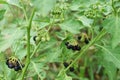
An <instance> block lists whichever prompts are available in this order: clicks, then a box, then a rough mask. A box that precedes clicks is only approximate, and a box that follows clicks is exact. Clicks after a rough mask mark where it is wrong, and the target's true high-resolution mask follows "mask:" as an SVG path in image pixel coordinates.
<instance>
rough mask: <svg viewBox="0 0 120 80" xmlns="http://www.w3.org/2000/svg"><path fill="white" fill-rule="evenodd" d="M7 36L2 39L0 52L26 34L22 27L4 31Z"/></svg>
mask: <svg viewBox="0 0 120 80" xmlns="http://www.w3.org/2000/svg"><path fill="white" fill-rule="evenodd" d="M2 33H3V34H4V35H5V36H6V37H5V38H4V39H1V40H0V52H1V51H5V50H6V49H7V48H9V47H11V46H12V45H13V44H14V43H15V42H16V41H17V40H19V39H21V37H23V35H24V33H25V32H24V30H20V29H15V28H14V29H13V28H11V29H7V30H4V31H3V32H2Z"/></svg>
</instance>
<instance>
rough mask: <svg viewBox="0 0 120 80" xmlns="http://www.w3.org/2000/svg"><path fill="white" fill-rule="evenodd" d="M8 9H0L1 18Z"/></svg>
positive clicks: (0, 18)
mask: <svg viewBox="0 0 120 80" xmlns="http://www.w3.org/2000/svg"><path fill="white" fill-rule="evenodd" d="M5 11H6V10H4V9H3V10H0V20H2V19H3V18H4V14H5Z"/></svg>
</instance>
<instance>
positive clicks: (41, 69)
mask: <svg viewBox="0 0 120 80" xmlns="http://www.w3.org/2000/svg"><path fill="white" fill-rule="evenodd" d="M31 63H32V65H33V67H32V69H34V71H35V73H36V74H37V75H38V77H39V78H40V79H41V80H43V79H44V78H45V77H46V72H45V71H44V70H45V68H46V67H44V65H43V64H42V63H34V62H33V61H31Z"/></svg>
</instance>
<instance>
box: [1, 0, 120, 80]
mask: <svg viewBox="0 0 120 80" xmlns="http://www.w3.org/2000/svg"><path fill="white" fill-rule="evenodd" d="M33 8H35V9H36V11H35V15H34V18H33V21H32V29H31V35H30V37H31V39H30V47H31V54H32V52H33V51H34V49H35V48H36V46H37V44H36V43H35V41H33V37H34V36H36V35H37V34H39V36H43V35H46V33H47V34H48V37H49V38H50V40H48V41H44V42H42V41H41V43H40V46H39V48H38V50H37V52H36V53H35V54H34V56H33V57H32V58H31V62H30V65H29V67H28V69H27V72H26V74H25V78H26V79H31V80H119V79H120V76H119V74H120V71H119V69H120V51H119V50H120V45H119V42H120V36H119V33H120V0H0V80H19V79H20V74H21V71H19V72H15V71H14V70H11V69H9V68H8V67H7V66H6V64H5V62H6V58H8V57H10V56H16V57H17V58H19V59H20V60H21V61H22V62H23V63H25V62H24V60H25V56H26V54H27V52H26V48H27V47H26V45H27V38H26V36H27V34H26V27H27V24H28V22H27V21H28V19H29V17H30V14H31V12H32V9H33ZM44 29H45V31H44ZM82 29H85V30H87V31H88V33H89V34H90V35H89V36H90V37H91V40H93V39H94V38H95V37H96V36H97V35H98V34H99V33H100V31H101V29H105V30H106V32H107V33H106V34H105V35H104V37H102V38H101V39H99V40H98V41H97V42H95V43H94V44H93V45H92V46H90V47H89V49H88V50H86V52H85V53H84V55H82V57H81V58H80V59H79V60H77V61H76V62H75V63H74V64H73V65H72V67H74V69H75V70H74V71H73V72H71V71H69V70H68V71H65V67H64V65H63V63H64V62H69V63H70V62H72V61H74V59H75V58H76V57H77V56H78V55H80V53H81V51H73V50H69V49H67V48H66V46H65V42H66V41H67V40H68V39H75V40H76V39H77V38H76V37H77V36H78V35H80V34H81V33H82V31H81V30H82ZM40 30H43V32H42V31H40ZM48 37H47V38H48ZM44 38H46V37H44ZM44 38H43V39H44ZM85 47H86V45H83V46H82V49H84V48H85Z"/></svg>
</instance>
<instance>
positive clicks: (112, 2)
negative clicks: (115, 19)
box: [111, 0, 117, 16]
mask: <svg viewBox="0 0 120 80" xmlns="http://www.w3.org/2000/svg"><path fill="white" fill-rule="evenodd" d="M111 5H112V8H113V11H114V15H115V16H116V13H117V12H116V9H115V7H114V1H113V0H111Z"/></svg>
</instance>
